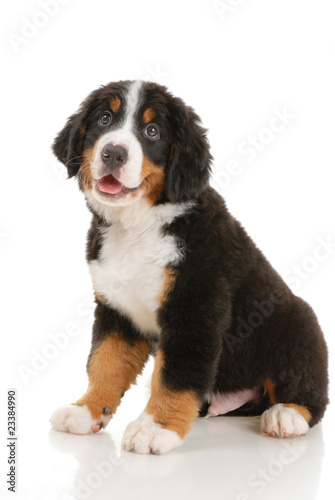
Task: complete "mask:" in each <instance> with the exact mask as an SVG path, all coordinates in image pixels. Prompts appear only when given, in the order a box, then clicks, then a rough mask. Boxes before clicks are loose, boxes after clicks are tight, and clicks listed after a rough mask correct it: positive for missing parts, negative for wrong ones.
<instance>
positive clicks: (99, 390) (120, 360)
mask: <svg viewBox="0 0 335 500" xmlns="http://www.w3.org/2000/svg"><path fill="white" fill-rule="evenodd" d="M149 350H150V347H149V344H148V342H146V341H145V340H137V341H132V342H129V341H127V340H126V339H124V338H123V337H122V335H121V334H120V333H118V332H110V333H109V334H107V335H105V336H104V337H103V339H102V340H100V341H99V342H93V344H92V349H91V353H90V356H89V360H88V363H87V373H88V380H89V382H88V388H87V391H86V393H85V394H84V395H83V396H82V397H81V398H80V399H79V400H78V401H77V402H76V403H75V404H72V405H65V406H61V407H60V408H58V409H57V410H56V411H55V412H54V413H53V414H52V416H51V419H50V421H51V425H52V427H53V428H54V429H56V430H58V431H63V432H71V433H72V434H88V433H92V432H97V431H99V430H100V429H101V427H106V425H107V424H108V422H109V421H110V419H111V418H112V415H113V414H114V413H115V411H116V409H117V407H118V405H119V403H120V400H121V397H122V396H123V394H124V392H125V391H126V390H128V389H129V387H130V384H132V383H134V382H135V380H136V376H137V375H138V374H139V373H140V372H141V370H142V368H143V365H144V363H145V361H146V359H147V356H148V353H149Z"/></svg>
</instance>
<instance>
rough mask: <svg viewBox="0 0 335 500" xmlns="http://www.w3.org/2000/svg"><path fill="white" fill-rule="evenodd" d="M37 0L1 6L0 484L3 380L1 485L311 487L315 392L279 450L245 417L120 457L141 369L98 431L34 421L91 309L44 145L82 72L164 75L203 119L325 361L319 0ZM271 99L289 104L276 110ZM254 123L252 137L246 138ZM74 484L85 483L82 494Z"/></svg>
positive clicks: (329, 58)
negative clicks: (13, 458) (10, 425)
mask: <svg viewBox="0 0 335 500" xmlns="http://www.w3.org/2000/svg"><path fill="white" fill-rule="evenodd" d="M55 2H56V0H54V2H52V1H51V2H49V14H46V13H45V12H46V11H45V9H46V7H44V9H43V7H42V4H43V0H41V1H33V0H24V1H23V0H20V1H19V0H17V1H16V2H6V3H2V6H1V10H2V12H1V19H2V38H1V40H2V58H1V60H2V79H1V83H2V91H1V111H2V113H1V128H2V131H1V138H2V147H1V172H2V174H1V184H2V189H1V197H0V203H1V211H0V268H1V281H0V282H1V292H0V293H1V300H0V304H1V317H0V321H1V340H2V348H1V367H2V376H1V387H2V389H1V403H0V404H1V408H2V410H1V421H0V426H1V432H2V435H1V436H2V438H1V442H0V456H1V481H2V482H1V495H3V492H4V491H5V489H6V486H5V479H4V478H5V473H7V472H8V470H7V469H8V465H7V450H6V393H7V390H8V389H9V388H12V387H14V388H15V389H16V390H17V395H18V396H17V398H18V399H17V412H18V416H17V418H18V436H19V439H18V442H17V446H18V449H17V450H18V484H17V486H18V491H19V493H18V495H17V497H18V498H24V499H28V498H29V499H30V498H32V499H35V498H43V499H44V500H45V499H47V500H48V499H53V498H56V499H62V500H69V499H73V498H84V496H85V494H86V495H88V496H86V498H92V499H95V498H97V499H100V498H104V497H106V498H109V497H112V496H116V495H118V497H120V498H128V497H129V498H130V497H131V496H133V495H135V494H136V495H137V496H138V498H142V496H143V498H147V499H150V498H153V497H154V496H156V495H160V496H161V498H165V496H164V495H166V497H167V498H171V497H172V496H175V497H177V498H178V494H179V495H180V498H181V497H183V498H198V497H199V498H205V497H206V496H207V495H208V496H209V495H210V496H211V497H212V498H224V499H225V498H227V499H228V498H229V499H239V500H242V499H243V498H244V499H246V498H271V499H274V498H283V497H284V496H285V498H287V499H291V498H292V499H293V498H297V497H298V498H306V499H313V498H322V499H323V498H326V493H325V491H327V480H328V479H329V477H330V474H331V472H330V471H331V470H332V469H331V460H332V458H331V453H332V450H331V445H334V431H333V429H332V426H333V424H332V421H334V411H333V410H332V407H331V406H330V407H329V410H328V413H327V416H326V417H325V419H324V421H323V423H322V424H321V425H319V426H317V427H316V428H314V429H313V430H312V431H311V432H310V433H309V435H307V436H306V437H303V438H300V446H301V447H302V448H301V449H303V452H301V453H300V455H303V456H302V457H301V456H300V455H299V454H297V453H296V457H295V458H296V459H295V460H294V462H293V463H292V464H291V463H290V464H284V465H283V463H282V461H281V459H280V458H279V459H278V456H277V455H276V453H280V452H281V449H282V448H280V447H282V446H284V445H283V444H282V442H281V441H280V442H279V441H276V440H273V439H272V440H271V439H268V440H267V439H265V438H263V437H261V436H259V435H258V433H257V429H258V427H257V426H258V421H255V419H249V420H246V421H244V422H242V420H238V419H231V420H229V421H227V419H224V418H218V419H216V420H215V419H212V420H206V421H199V422H196V424H195V425H194V430H193V432H192V433H191V434H190V436H189V437H188V438H187V440H186V442H185V444H184V446H183V447H182V448H180V450H178V451H176V452H174V453H172V454H170V455H169V456H167V457H139V456H134V455H132V454H129V453H128V454H126V453H121V454H120V449H119V442H120V438H121V435H122V431H123V429H124V427H125V425H126V423H127V422H128V421H129V420H131V419H132V418H135V417H136V416H137V414H139V413H140V411H141V409H142V406H143V404H144V402H143V401H144V399H145V397H146V396H145V393H144V389H143V383H144V382H143V380H144V379H141V384H140V386H139V387H138V388H135V387H134V388H133V389H132V391H131V394H129V395H127V397H126V398H125V402H124V404H123V409H122V408H121V410H120V411H119V412H118V414H117V416H116V417H115V421H113V422H112V423H111V424H110V426H109V428H108V429H107V430H106V431H104V432H103V433H100V435H99V436H88V437H82V438H79V439H75V438H76V437H73V436H68V435H62V434H59V433H52V432H50V433H49V423H48V419H49V415H50V413H51V412H52V411H53V410H54V409H55V408H56V407H57V406H58V405H60V404H63V403H69V402H71V401H74V400H76V399H78V397H79V396H81V394H82V392H83V391H84V390H85V388H86V375H85V364H86V358H87V354H88V352H89V346H90V327H91V322H92V311H93V297H92V292H91V284H90V279H89V275H88V272H87V268H86V263H85V242H86V230H87V228H88V225H89V220H90V216H89V214H88V211H87V209H86V207H85V202H84V199H83V197H82V194H81V193H80V192H79V191H78V189H77V186H76V183H75V181H74V180H69V181H66V180H65V179H66V172H65V168H64V167H63V166H62V165H60V164H59V163H58V162H57V161H56V160H55V159H54V158H53V156H52V154H51V150H50V145H51V143H52V141H53V138H54V136H55V134H56V133H57V132H58V131H59V130H60V129H61V128H62V127H63V125H64V123H65V120H66V118H67V117H68V116H69V115H70V114H71V113H73V112H74V111H75V110H76V109H77V107H78V106H79V104H80V102H81V101H82V99H83V98H84V97H86V95H87V94H88V93H89V92H90V91H91V90H93V89H95V88H96V87H98V86H99V85H101V84H105V83H108V82H109V81H117V80H121V79H138V78H140V79H147V80H154V81H157V82H159V83H162V84H164V85H166V86H168V87H169V89H170V90H171V91H172V92H173V93H174V94H176V95H178V96H180V97H182V98H183V99H184V100H185V102H186V103H187V104H189V105H191V106H193V107H194V108H195V110H196V111H197V112H198V114H199V115H200V116H201V118H202V121H203V123H204V125H205V126H206V127H207V128H208V129H209V139H210V142H211V145H212V153H213V155H214V158H215V161H214V168H213V178H212V183H213V186H215V187H216V188H217V189H218V190H219V191H220V192H221V193H222V195H223V196H224V197H225V199H226V202H227V205H228V207H229V209H230V210H231V212H232V213H233V214H234V215H235V216H236V217H237V218H238V219H239V220H240V221H241V222H242V224H243V225H244V227H245V228H246V229H247V231H248V232H249V234H250V235H251V236H252V238H253V239H254V240H255V241H256V243H257V244H258V245H259V247H260V248H261V249H262V250H263V252H264V253H265V255H266V256H267V257H268V259H269V260H270V262H271V263H272V264H273V265H274V267H275V268H276V269H277V270H278V271H279V272H280V273H281V274H282V275H283V276H284V277H285V279H286V280H287V282H288V283H289V284H290V285H292V286H293V290H294V292H295V293H297V294H298V295H300V296H302V297H303V298H304V299H305V300H307V301H308V302H310V304H311V305H312V306H313V308H314V310H315V311H316V313H317V315H318V318H319V321H320V324H321V326H322V328H323V330H324V333H325V337H326V340H327V342H328V346H329V350H330V362H331V363H332V361H333V360H334V350H335V340H334V335H333V332H334V323H335V321H334V270H335V248H334V242H335V228H334V213H335V206H334V205H335V202H334V145H333V144H334V132H335V131H334V128H335V127H334V116H335V103H334V88H335V75H334V46H335V44H334V42H335V35H334V15H335V9H334V2H333V0H320V1H318V2H315V1H314V0H313V1H312V0H294V1H292V0H280V1H278V0H277V1H275V0H229V1H228V0H222V1H218V2H213V1H212V0H207V1H205V0H203V1H199V0H185V1H182V0H178V1H177V0H170V1H169V2H158V1H148V0H141V1H136V0H123V1H121V0H120V1H107V0H95V1H94V2H93V1H92V2H90V1H79V0H69V1H65V0H63V1H62V2H56V4H57V6H58V7H55ZM44 3H47V2H46V1H45V2H44ZM52 3H53V5H54V7H53V10H52V11H51V10H50V9H51V6H50V5H51V4H52ZM60 3H62V4H63V5H60ZM41 13H42V14H41ZM31 23H33V24H31ZM36 25H38V27H36ZM19 37H23V38H19ZM280 113H281V114H283V113H284V114H286V115H287V116H289V118H287V119H286V121H285V120H284V121H283V122H279V121H278V120H276V119H275V118H274V117H275V116H278V114H280ZM275 125H276V127H275V128H276V130H275V131H271V127H272V128H273V127H274V126H275ZM269 127H270V129H269ZM278 127H279V128H280V130H278ZM255 137H256V140H257V141H258V142H257V144H258V150H257V148H255V147H253V152H251V151H250V150H249V153H247V152H246V147H247V146H246V144H247V143H248V142H250V141H254V140H255V139H253V138H255ZM327 241H328V246H327V245H326V246H325V243H324V242H327ZM321 242H323V243H321ZM320 244H321V246H322V248H323V251H320ZM60 332H61V333H62V334H61V335H58V336H57V335H56V334H58V333H60ZM55 338H58V341H59V342H60V339H62V342H63V345H62V346H61V347H60V346H59V347H57V346H55V342H57V341H55ZM148 371H149V370H148ZM330 373H331V376H332V378H334V369H333V367H332V366H331V369H330ZM332 394H334V391H333V390H332ZM333 399H334V397H333ZM241 422H242V423H241ZM251 429H252V430H251ZM252 431H253V432H252ZM232 437H233V438H234V439H233V441H234V442H232ZM298 441H299V440H298ZM278 447H279V448H278ZM110 450H114V451H113V453H114V454H115V457H116V458H115V460H114V462H115V463H113V467H114V469H113V471H112V472H111V471H109V473H107V472H106V474H105V475H106V477H103V474H102V473H101V472H100V476H99V477H100V479H99V477H98V476H97V477H96V476H94V477H93V476H92V474H93V472H94V471H95V469H94V465H92V464H93V462H92V460H96V461H98V462H99V463H100V462H101V461H102V460H104V459H105V457H106V456H107V455H108V454H109V453H110ZM97 453H98V455H96V454H97ZM298 455H299V456H298ZM97 456H98V458H97ZM276 456H277V459H276V460H277V462H276V463H277V466H278V463H279V465H281V467H279V466H278V467H277V469H275V468H273V467H274V466H273V463H274V462H273V460H275V458H274V457H276ZM280 456H281V455H279V457H280ZM278 460H279V462H278ZM333 463H334V462H333ZM218 464H220V467H218ZM258 466H259V467H263V468H265V469H267V470H269V468H271V467H272V469H271V470H270V473H269V474H270V475H269V476H268V477H267V479H262V481H263V487H264V488H265V489H264V488H262V487H261V483H259V484H258V486H255V485H253V483H252V477H251V476H252V475H253V474H256V475H257V474H258ZM92 471H93V472H92ZM90 474H91V475H90ZM180 474H181V475H180ZM107 476H108V477H107ZM250 477H251V479H250ZM80 481H82V482H84V483H85V484H86V487H87V484H90V485H91V486H88V490H87V489H86V493H85V491H84V490H85V489H83V490H80V489H78V488H79V486H80V485H82V483H81V482H80ZM94 481H96V483H94ZM179 481H182V485H183V486H180V482H179ZM178 484H179V486H176V485H178ZM78 485H79V486H78ZM261 490H262V491H261ZM87 491H88V493H87ZM241 492H242V493H243V495H246V496H244V497H243V495H242V496H239V495H241V494H242V493H241ZM80 495H82V496H80ZM107 495H108V496H107ZM277 495H278V497H277ZM302 495H304V496H302Z"/></svg>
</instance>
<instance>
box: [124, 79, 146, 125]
mask: <svg viewBox="0 0 335 500" xmlns="http://www.w3.org/2000/svg"><path fill="white" fill-rule="evenodd" d="M141 88H142V82H141V80H136V81H135V82H133V83H132V84H131V86H130V88H129V92H128V95H127V108H126V119H125V124H124V128H127V129H129V130H130V129H131V127H132V124H133V118H134V115H135V113H136V110H137V108H138V104H139V100H140V91H141Z"/></svg>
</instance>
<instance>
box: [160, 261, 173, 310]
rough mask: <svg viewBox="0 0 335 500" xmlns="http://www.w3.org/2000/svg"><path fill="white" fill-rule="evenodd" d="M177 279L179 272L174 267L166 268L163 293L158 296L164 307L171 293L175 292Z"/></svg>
mask: <svg viewBox="0 0 335 500" xmlns="http://www.w3.org/2000/svg"><path fill="white" fill-rule="evenodd" d="M176 278H177V271H176V270H175V269H173V268H172V267H166V268H165V269H164V283H163V288H162V290H161V293H160V294H159V295H158V297H157V300H158V302H159V303H160V304H161V305H163V304H164V303H165V302H166V301H167V298H168V296H169V293H170V292H171V291H172V290H173V287H174V284H175V281H176Z"/></svg>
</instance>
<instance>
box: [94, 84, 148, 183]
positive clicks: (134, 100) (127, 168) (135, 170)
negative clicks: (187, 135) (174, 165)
mask: <svg viewBox="0 0 335 500" xmlns="http://www.w3.org/2000/svg"><path fill="white" fill-rule="evenodd" d="M141 87H142V82H141V81H140V80H136V81H134V82H133V83H131V85H130V87H129V91H128V95H127V98H126V113H125V118H124V120H123V122H122V124H121V126H120V128H118V129H116V130H112V131H111V132H107V133H106V134H104V135H103V136H102V137H100V139H99V140H98V141H97V143H96V146H95V155H94V160H93V168H92V174H93V177H94V178H95V179H98V178H100V177H101V174H100V169H101V168H102V167H103V162H102V160H101V152H102V150H103V148H104V147H105V146H106V145H107V144H113V145H115V146H122V147H124V148H125V149H126V150H127V152H128V159H127V162H126V163H125V165H124V166H123V167H122V168H121V169H120V172H119V175H118V180H119V181H120V182H121V183H122V184H123V185H124V186H126V187H128V188H136V187H138V186H139V185H140V183H141V172H142V161H143V152H142V147H141V144H140V142H139V141H138V139H137V138H136V136H135V134H134V132H133V123H134V116H135V114H136V110H137V109H138V105H139V101H140V93H141Z"/></svg>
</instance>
